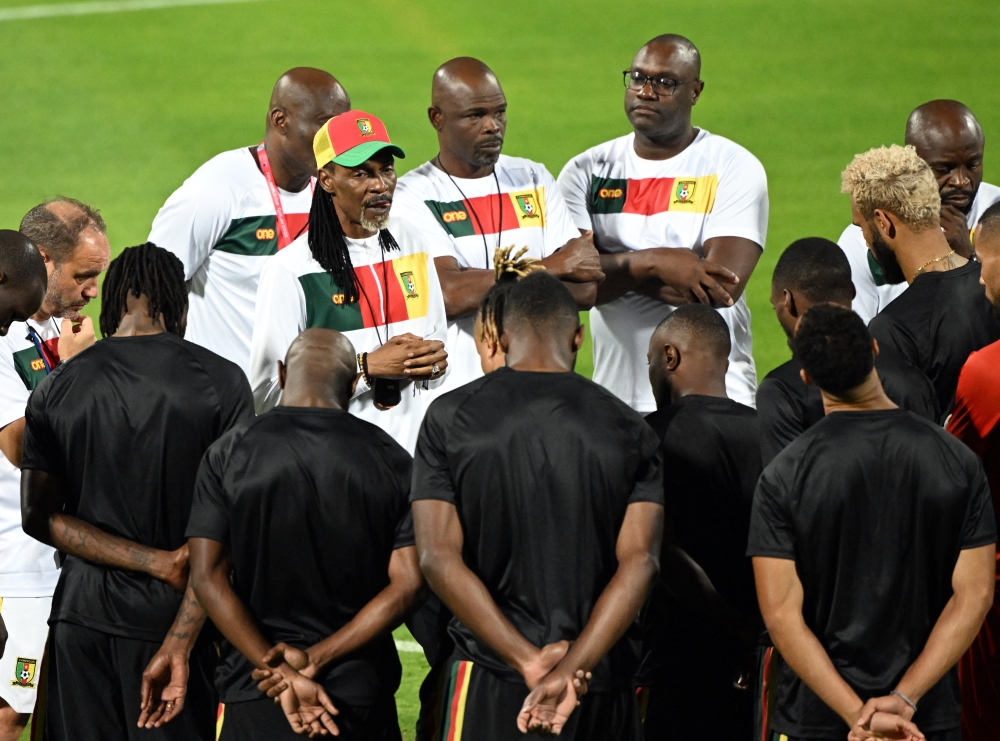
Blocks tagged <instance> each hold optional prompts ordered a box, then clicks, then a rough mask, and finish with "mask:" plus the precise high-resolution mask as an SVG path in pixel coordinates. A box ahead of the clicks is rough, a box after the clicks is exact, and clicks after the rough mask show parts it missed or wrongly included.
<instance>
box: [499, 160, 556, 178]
mask: <svg viewBox="0 0 1000 741" xmlns="http://www.w3.org/2000/svg"><path fill="white" fill-rule="evenodd" d="M497 164H498V165H499V166H500V169H501V170H505V171H507V172H508V173H511V175H512V176H513V177H512V179H513V180H514V181H515V182H517V181H532V182H536V183H538V182H549V181H552V180H554V179H555V178H553V177H552V173H550V172H549V168H547V167H546V166H545V165H543V164H542V163H541V162H535V161H534V160H529V159H527V158H526V157H511V156H509V155H506V154H501V155H500V161H499V162H498V163H497Z"/></svg>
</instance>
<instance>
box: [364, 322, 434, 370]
mask: <svg viewBox="0 0 1000 741" xmlns="http://www.w3.org/2000/svg"><path fill="white" fill-rule="evenodd" d="M435 366H437V372H436V373H435V372H434V367H435ZM447 367H448V353H447V352H446V351H445V349H444V343H443V342H441V341H440V340H424V339H423V338H421V337H417V336H416V335H412V334H409V333H407V334H401V335H396V336H395V337H393V338H392V339H390V340H389V341H388V342H386V343H385V344H384V345H382V347H380V348H379V349H378V350H373V351H372V352H370V353H368V375H370V376H371V377H372V378H421V379H434V378H440V377H441V375H442V374H443V373H444V371H445V368H447Z"/></svg>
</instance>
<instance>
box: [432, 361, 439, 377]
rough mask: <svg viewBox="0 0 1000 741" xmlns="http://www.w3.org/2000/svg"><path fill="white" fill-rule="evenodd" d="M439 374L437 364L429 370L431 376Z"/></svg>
mask: <svg viewBox="0 0 1000 741" xmlns="http://www.w3.org/2000/svg"><path fill="white" fill-rule="evenodd" d="M440 372H441V369H440V368H438V367H437V363H435V364H434V366H433V367H432V368H431V375H432V376H436V375H438V374H439V373H440Z"/></svg>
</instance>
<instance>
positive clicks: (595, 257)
mask: <svg viewBox="0 0 1000 741" xmlns="http://www.w3.org/2000/svg"><path fill="white" fill-rule="evenodd" d="M539 263H540V264H542V265H544V266H545V269H546V271H548V273H549V274H550V275H551V276H552V277H554V278H559V279H560V280H565V281H568V282H570V283H600V282H601V281H602V280H604V273H603V272H601V255H600V253H598V251H597V248H596V247H594V235H593V234H592V233H591V234H588V235H587V236H585V237H576V238H574V239H571V240H569V241H568V242H567V243H566V244H564V245H563V246H562V247H560V248H559V249H558V250H556V251H555V252H553V253H552V254H551V255H549V256H548V257H546V258H545V259H544V260H539Z"/></svg>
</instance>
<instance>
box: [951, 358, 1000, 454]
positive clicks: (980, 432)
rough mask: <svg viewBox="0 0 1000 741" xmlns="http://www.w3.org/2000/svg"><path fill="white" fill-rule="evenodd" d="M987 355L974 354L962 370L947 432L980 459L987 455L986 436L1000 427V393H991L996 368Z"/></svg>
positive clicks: (994, 382) (994, 381)
mask: <svg viewBox="0 0 1000 741" xmlns="http://www.w3.org/2000/svg"><path fill="white" fill-rule="evenodd" d="M998 347H1000V345H998ZM984 353H985V351H980V352H975V353H973V354H972V355H970V356H969V359H968V360H967V361H966V362H965V365H964V366H963V367H962V372H961V373H960V374H959V376H958V389H957V390H956V392H955V408H954V409H953V410H952V413H951V417H950V418H949V420H948V432H950V433H951V434H952V435H954V436H955V437H957V438H958V439H959V440H961V441H962V442H963V443H965V444H966V445H967V446H968V447H969V448H971V449H972V451H973V452H974V453H975V454H976V455H978V456H979V457H980V458H982V457H983V456H985V455H986V452H987V446H986V440H987V437H988V436H989V435H990V434H991V433H993V431H994V430H996V429H997V427H998V426H1000V394H996V393H992V389H993V387H994V386H995V384H996V378H995V374H996V368H995V366H992V365H991V364H990V362H989V360H990V358H989V356H987V355H985V354H984Z"/></svg>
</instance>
